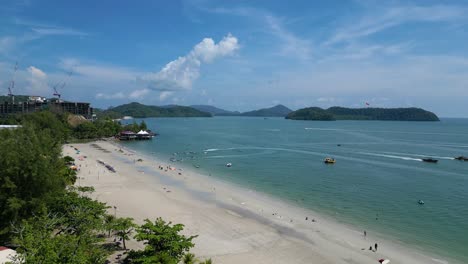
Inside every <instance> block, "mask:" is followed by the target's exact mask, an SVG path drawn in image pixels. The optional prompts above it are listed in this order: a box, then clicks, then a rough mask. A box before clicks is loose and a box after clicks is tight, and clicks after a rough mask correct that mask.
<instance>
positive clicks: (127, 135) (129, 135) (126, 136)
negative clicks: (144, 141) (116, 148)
mask: <svg viewBox="0 0 468 264" xmlns="http://www.w3.org/2000/svg"><path fill="white" fill-rule="evenodd" d="M136 137H137V135H136V134H135V133H134V132H133V131H128V130H127V131H122V132H120V134H119V139H120V140H132V139H135V138H136Z"/></svg>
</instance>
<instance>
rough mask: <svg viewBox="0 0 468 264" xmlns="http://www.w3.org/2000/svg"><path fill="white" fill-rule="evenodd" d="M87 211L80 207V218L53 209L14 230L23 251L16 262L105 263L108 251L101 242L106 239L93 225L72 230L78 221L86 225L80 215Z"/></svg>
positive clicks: (17, 243)
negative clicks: (101, 236)
mask: <svg viewBox="0 0 468 264" xmlns="http://www.w3.org/2000/svg"><path fill="white" fill-rule="evenodd" d="M83 214H86V211H83V210H79V211H78V212H75V213H74V216H75V217H76V219H69V218H68V217H69V216H67V215H61V214H58V213H55V214H52V213H49V214H47V215H45V214H43V215H41V216H36V217H34V218H32V219H30V220H29V221H26V220H24V221H23V222H22V224H21V225H20V226H19V227H17V228H15V229H14V231H13V232H14V234H15V239H14V240H13V242H14V243H15V244H16V245H17V246H18V248H17V251H18V253H19V256H18V257H17V258H16V261H14V263H25V264H28V263H33V264H35V263H76V264H80V263H104V261H105V259H106V257H107V255H108V252H106V251H105V250H104V249H103V248H102V247H101V246H100V245H101V242H102V239H100V238H98V237H97V236H96V233H95V229H94V228H93V227H92V226H90V227H89V228H87V229H81V230H80V232H68V230H75V231H76V229H75V226H76V225H78V226H82V227H83V226H84V225H83V224H79V223H78V221H79V220H78V219H85V218H86V216H85V215H83ZM70 224H71V225H70ZM64 230H67V231H66V232H63V231H64Z"/></svg>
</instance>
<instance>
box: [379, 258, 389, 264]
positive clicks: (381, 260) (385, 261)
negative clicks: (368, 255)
mask: <svg viewBox="0 0 468 264" xmlns="http://www.w3.org/2000/svg"><path fill="white" fill-rule="evenodd" d="M379 262H380V263H382V264H388V263H390V260H389V259H379Z"/></svg>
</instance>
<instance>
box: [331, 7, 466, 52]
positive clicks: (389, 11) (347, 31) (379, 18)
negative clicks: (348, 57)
mask: <svg viewBox="0 0 468 264" xmlns="http://www.w3.org/2000/svg"><path fill="white" fill-rule="evenodd" d="M467 11H468V10H467V8H463V7H458V6H448V5H434V6H396V7H390V8H385V9H383V10H371V14H370V15H365V16H364V17H362V18H361V19H360V20H359V21H357V22H356V23H352V24H351V25H347V26H344V27H342V28H341V29H338V30H337V32H336V33H335V34H334V35H333V36H332V37H331V38H330V39H329V40H328V41H327V42H326V43H325V44H326V45H330V44H335V43H340V42H348V41H352V40H354V39H357V38H361V37H366V36H369V35H372V34H375V33H378V32H381V31H383V30H386V29H389V28H392V27H395V26H398V25H401V24H405V23H408V22H447V21H455V20H457V19H466V12H467Z"/></svg>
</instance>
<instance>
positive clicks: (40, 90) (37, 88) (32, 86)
mask: <svg viewBox="0 0 468 264" xmlns="http://www.w3.org/2000/svg"><path fill="white" fill-rule="evenodd" d="M28 73H29V77H28V81H29V87H28V90H29V92H30V93H32V94H34V95H43V94H46V93H47V92H48V91H49V90H50V88H49V87H48V85H47V74H46V73H45V72H43V71H42V70H41V69H39V68H36V67H34V66H29V67H28Z"/></svg>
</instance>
